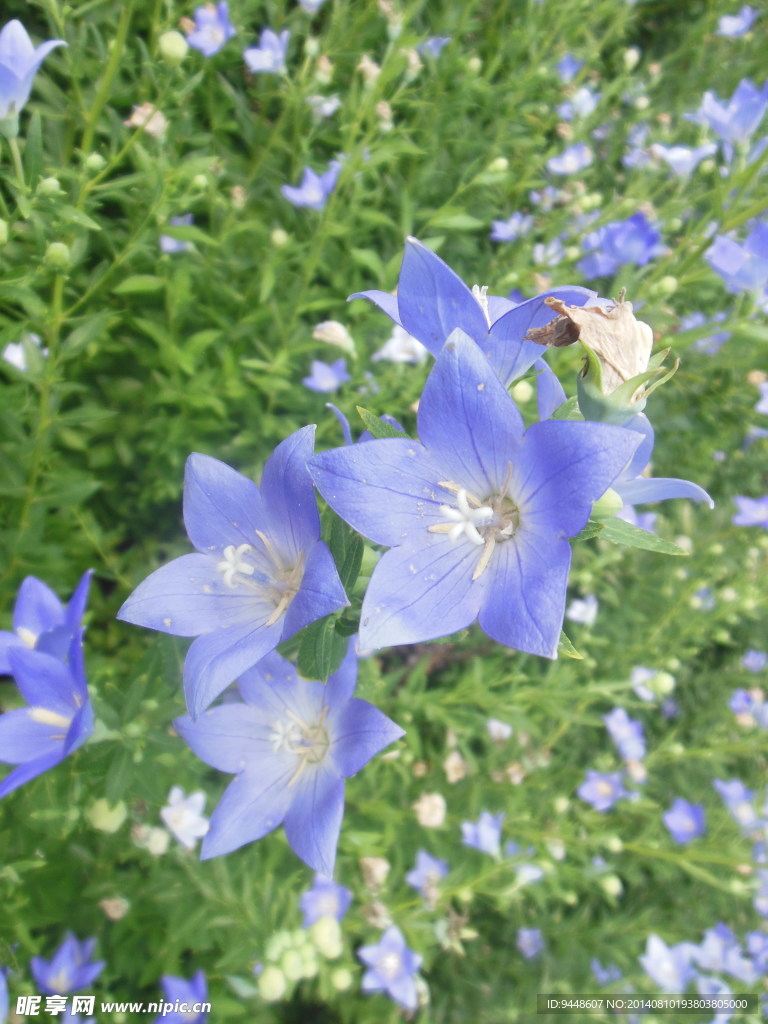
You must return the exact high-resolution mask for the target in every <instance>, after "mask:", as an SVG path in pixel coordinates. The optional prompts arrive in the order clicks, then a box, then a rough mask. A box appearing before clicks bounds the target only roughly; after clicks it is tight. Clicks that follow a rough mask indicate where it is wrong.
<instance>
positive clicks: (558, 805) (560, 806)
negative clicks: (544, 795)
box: [553, 796, 571, 814]
mask: <svg viewBox="0 0 768 1024" xmlns="http://www.w3.org/2000/svg"><path fill="white" fill-rule="evenodd" d="M570 805H571V801H570V800H569V799H568V797H567V796H558V797H556V799H555V802H554V804H553V806H554V808H555V813H556V814H565V812H566V811H567V810H568V808H569V807H570Z"/></svg>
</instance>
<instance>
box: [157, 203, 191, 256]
mask: <svg viewBox="0 0 768 1024" xmlns="http://www.w3.org/2000/svg"><path fill="white" fill-rule="evenodd" d="M193 219H194V218H193V216H192V214H191V213H185V214H183V215H182V216H181V217H171V219H170V220H169V221H168V223H169V224H173V225H174V226H175V227H189V225H190V224H192V221H193ZM191 248H192V243H191V242H185V241H184V240H183V239H181V238H172V237H171V235H160V249H161V250H162V251H163V252H165V253H172V252H186V251H187V249H191Z"/></svg>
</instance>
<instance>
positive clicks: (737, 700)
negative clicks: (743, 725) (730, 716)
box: [728, 689, 755, 715]
mask: <svg viewBox="0 0 768 1024" xmlns="http://www.w3.org/2000/svg"><path fill="white" fill-rule="evenodd" d="M754 704H755V698H754V697H753V696H752V694H751V693H750V692H749V690H741V689H739V690H734V691H733V693H732V694H731V699H730V700H729V701H728V707H729V708H730V709H731V711H733V713H734V714H735V715H748V714H749V713H750V711H751V710H752V708H753V707H754Z"/></svg>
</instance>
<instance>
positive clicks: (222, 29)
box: [187, 0, 237, 57]
mask: <svg viewBox="0 0 768 1024" xmlns="http://www.w3.org/2000/svg"><path fill="white" fill-rule="evenodd" d="M234 35H237V30H236V29H235V27H234V25H233V24H232V22H231V21H230V20H229V4H228V3H226V2H225V0H222V2H221V3H218V4H212V3H208V4H203V6H202V7H197V8H195V26H194V29H193V30H192V31H191V32H189V33H187V42H188V43H189V45H190V46H192V47H193V48H194V49H195V50H199V51H200V52H201V53H202V54H203V56H205V57H212V56H213V55H214V53H218V52H219V50H220V49H221V48H222V46H223V45H224V43H226V41H227V40H228V39H231V38H232V36H234Z"/></svg>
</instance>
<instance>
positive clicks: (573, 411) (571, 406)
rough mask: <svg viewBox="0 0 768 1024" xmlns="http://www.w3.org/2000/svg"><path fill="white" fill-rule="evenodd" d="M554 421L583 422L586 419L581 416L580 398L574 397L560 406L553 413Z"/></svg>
mask: <svg viewBox="0 0 768 1024" xmlns="http://www.w3.org/2000/svg"><path fill="white" fill-rule="evenodd" d="M552 419H553V420H583V419H584V417H583V416H582V415H581V410H580V409H579V399H578V396H576V395H573V396H572V397H571V398H568V399H566V401H565V402H563V404H562V405H559V406H558V407H557V408H556V409H555V411H554V412H553V413H552Z"/></svg>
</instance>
